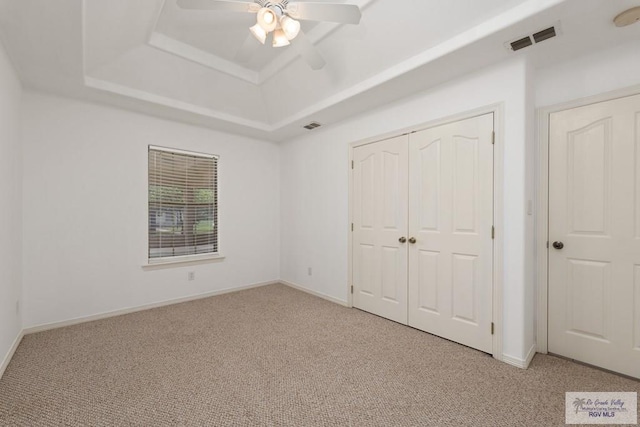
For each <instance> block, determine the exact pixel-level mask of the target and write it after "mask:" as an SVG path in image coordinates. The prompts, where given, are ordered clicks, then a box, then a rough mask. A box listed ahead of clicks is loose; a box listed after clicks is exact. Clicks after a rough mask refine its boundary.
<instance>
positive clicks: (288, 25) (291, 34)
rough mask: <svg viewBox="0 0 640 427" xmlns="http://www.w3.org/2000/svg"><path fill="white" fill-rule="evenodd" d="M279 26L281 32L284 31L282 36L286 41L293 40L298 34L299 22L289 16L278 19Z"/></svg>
mask: <svg viewBox="0 0 640 427" xmlns="http://www.w3.org/2000/svg"><path fill="white" fill-rule="evenodd" d="M280 26H281V27H282V31H284V35H285V36H286V37H287V40H293V39H295V38H296V36H297V35H298V33H300V22H298V21H296V20H295V19H293V18H291V17H289V16H286V15H284V16H283V17H282V18H281V19H280Z"/></svg>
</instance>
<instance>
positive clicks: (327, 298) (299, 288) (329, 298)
mask: <svg viewBox="0 0 640 427" xmlns="http://www.w3.org/2000/svg"><path fill="white" fill-rule="evenodd" d="M280 283H282V284H283V285H286V286H289V287H290V288H293V289H297V290H299V291H302V292H306V293H308V294H311V295H314V296H316V297H319V298H322V299H325V300H327V301H331V302H333V303H336V304H339V305H341V306H343V307H349V304H348V303H347V302H346V301H343V300H341V299H338V298H335V297H332V296H330V295H327V294H323V293H322V292H318V291H314V290H312V289H309V288H306V287H304V286H302V285H297V284H295V283H291V282H287V281H286V280H280Z"/></svg>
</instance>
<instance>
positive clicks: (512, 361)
mask: <svg viewBox="0 0 640 427" xmlns="http://www.w3.org/2000/svg"><path fill="white" fill-rule="evenodd" d="M536 347H537V345H536V344H535V343H534V344H533V345H532V346H531V348H530V349H529V353H527V357H526V358H525V359H520V358H518V357H513V356H509V355H507V354H503V355H502V361H503V362H505V363H508V364H509V365H511V366H515V367H516V368H521V369H527V368H528V367H529V364H530V363H531V361H532V360H533V357H534V356H535V355H536Z"/></svg>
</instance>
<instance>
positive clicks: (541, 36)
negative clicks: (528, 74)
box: [504, 22, 561, 52]
mask: <svg viewBox="0 0 640 427" xmlns="http://www.w3.org/2000/svg"><path fill="white" fill-rule="evenodd" d="M560 34H561V31H560V22H556V24H555V25H554V26H552V27H549V28H545V29H544V30H540V31H538V32H536V33H533V34H532V35H530V36H526V37H521V38H519V39H517V40H514V41H510V42H507V43H505V44H504V45H505V47H506V48H507V49H509V50H510V51H512V52H515V51H518V50H520V49H524V48H525V47H529V46H533V45H534V44H537V43H540V42H543V41H545V40H549V39H551V38H554V37H556V36H558V35H560Z"/></svg>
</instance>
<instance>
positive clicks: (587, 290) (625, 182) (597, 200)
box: [549, 96, 640, 378]
mask: <svg viewBox="0 0 640 427" xmlns="http://www.w3.org/2000/svg"><path fill="white" fill-rule="evenodd" d="M549 137H550V139H549V241H550V249H549V351H550V352H552V353H556V354H559V355H562V356H566V357H570V358H572V359H577V360H580V361H583V362H586V363H590V364H593V365H597V366H601V367H603V368H606V369H610V370H613V371H617V372H620V373H623V374H627V375H630V376H633V377H637V378H640V96H633V97H627V98H621V99H618V100H614V101H608V102H602V103H598V104H593V105H589V106H585V107H581V108H575V109H572V110H567V111H562V112H559V113H554V114H552V115H551V117H550V135H549ZM554 243H555V245H554Z"/></svg>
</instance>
